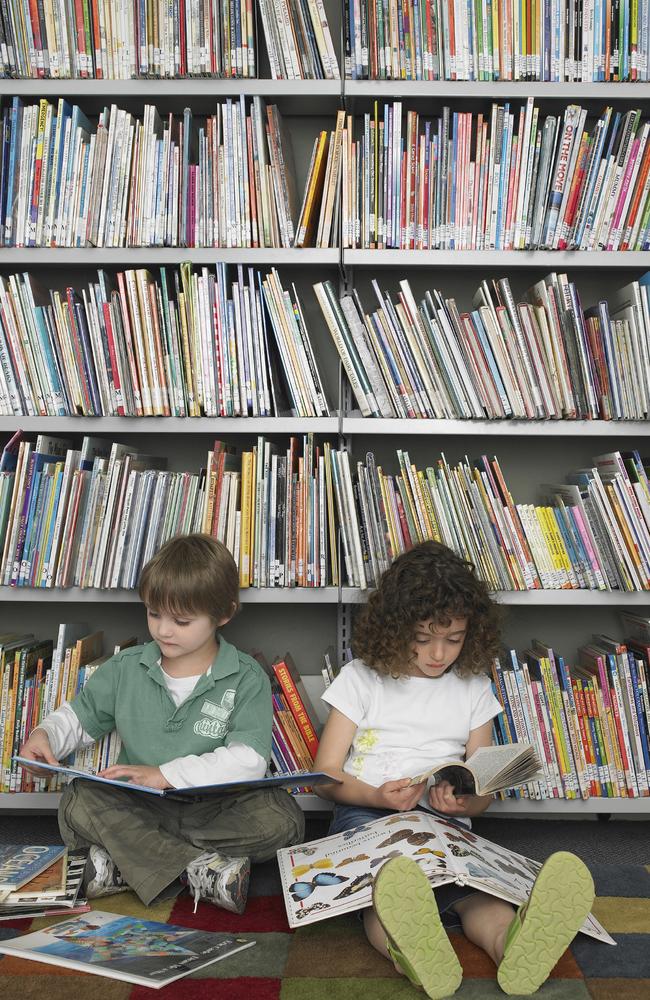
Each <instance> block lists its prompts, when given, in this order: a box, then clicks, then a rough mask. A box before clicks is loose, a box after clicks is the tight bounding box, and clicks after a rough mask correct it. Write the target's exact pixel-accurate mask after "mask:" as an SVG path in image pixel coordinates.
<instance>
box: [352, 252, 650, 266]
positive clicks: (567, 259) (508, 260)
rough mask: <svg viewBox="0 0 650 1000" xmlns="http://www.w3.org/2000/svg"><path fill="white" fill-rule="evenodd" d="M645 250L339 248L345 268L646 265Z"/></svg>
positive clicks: (646, 256)
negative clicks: (341, 249)
mask: <svg viewBox="0 0 650 1000" xmlns="http://www.w3.org/2000/svg"><path fill="white" fill-rule="evenodd" d="M649 262H650V256H649V254H648V251H647V250H629V251H628V250H625V251H622V252H619V251H611V252H610V251H606V250H594V251H590V250H343V265H344V266H346V267H405V268H406V267H408V268H411V267H432V268H438V267H440V268H443V267H456V268H459V267H462V268H470V267H475V268H479V267H481V268H497V269H505V270H506V271H509V270H511V269H512V268H520V267H521V268H524V267H525V268H530V267H539V268H543V267H551V268H553V269H554V270H555V269H560V268H561V269H562V270H571V269H574V270H575V269H576V268H582V269H586V268H596V269H598V268H601V269H604V268H616V269H619V268H621V269H622V268H632V269H633V268H647V267H648V263H649Z"/></svg>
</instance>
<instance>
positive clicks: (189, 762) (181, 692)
mask: <svg viewBox="0 0 650 1000" xmlns="http://www.w3.org/2000/svg"><path fill="white" fill-rule="evenodd" d="M200 676H202V675H199V676H195V677H170V675H169V674H168V673H166V672H165V670H163V677H164V680H165V685H166V687H167V690H168V691H169V694H170V697H171V699H172V701H173V702H174V705H175V706H176V707H177V708H178V706H179V705H181V704H182V703H183V702H184V701H185V699H186V698H188V697H189V695H190V694H191V693H192V691H193V690H194V688H195V686H196V683H197V681H198V680H199V677H200ZM37 728H38V729H43V730H44V731H45V732H46V733H47V736H48V739H49V741H50V746H51V748H52V753H53V754H54V756H55V757H56V759H57V760H63V759H64V758H65V757H67V756H68V754H70V753H72V751H73V750H76V749H77V748H78V747H86V746H90V745H91V744H92V743H94V742H95V740H94V739H93V738H92V736H89V735H88V733H87V732H85V730H84V729H83V727H82V725H81V723H80V722H79V719H78V718H77V716H76V715H75V712H74V709H73V708H72V706H71V705H70V703H69V702H65V703H64V704H63V705H61V707H60V708H57V709H56V711H54V712H51V713H50V714H49V715H48V716H47V718H45V719H44V720H43V722H41V723H40V724H39V726H38V727H37ZM160 771H161V773H162V775H163V777H164V778H165V780H166V781H168V782H169V784H170V785H171V786H172V787H173V788H188V787H195V786H197V785H215V784H218V783H220V782H225V781H251V780H254V779H255V778H263V777H264V774H265V772H266V761H265V760H264V758H263V757H262V756H260V754H258V753H257V751H256V750H253V748H252V747H249V746H246V744H245V743H231V744H230V746H227V747H217V749H216V750H212V751H210V752H209V753H203V754H188V756H186V757H176V758H175V759H174V760H169V761H167V763H166V764H161V765H160Z"/></svg>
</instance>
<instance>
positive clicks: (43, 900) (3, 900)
mask: <svg viewBox="0 0 650 1000" xmlns="http://www.w3.org/2000/svg"><path fill="white" fill-rule="evenodd" d="M63 856H64V857H65V859H66V863H65V884H64V885H62V886H61V887H60V888H59V890H58V891H54V889H53V888H50V889H46V890H44V891H43V892H42V893H36V892H33V891H31V889H30V887H31V886H32V882H28V883H27V884H26V885H25V886H22V887H21V888H20V889H18V890H17V891H16V892H7V893H3V894H2V895H1V897H0V920H7V919H9V918H10V917H13V916H18V917H24V916H27V915H28V914H29V915H30V916H50V914H52V913H54V914H56V913H61V914H66V913H68V912H69V911H70V910H71V909H73V908H75V907H77V906H85V904H86V900H85V899H83V898H82V897H81V896H80V890H81V883H82V880H83V874H84V868H85V867H86V858H87V856H88V851H86V850H82V849H80V850H76V851H67V852H66V853H65V854H64V855H63ZM48 871H49V869H48ZM33 881H35V880H33ZM86 908H87V909H89V907H86Z"/></svg>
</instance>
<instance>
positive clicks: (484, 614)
mask: <svg viewBox="0 0 650 1000" xmlns="http://www.w3.org/2000/svg"><path fill="white" fill-rule="evenodd" d="M498 641H499V628H498V608H497V606H496V605H495V604H494V603H493V601H492V600H491V599H490V596H489V593H488V590H487V587H486V585H485V584H484V583H483V582H482V581H480V580H479V579H478V578H477V577H476V575H475V572H474V568H473V566H472V565H471V564H469V563H467V562H464V561H463V560H462V559H460V558H459V557H458V556H456V555H455V554H454V553H453V552H452V551H451V550H450V549H448V548H447V547H446V546H445V545H440V544H439V543H437V542H425V543H423V544H422V545H418V546H416V547H415V548H413V549H411V550H410V551H409V552H407V553H405V554H404V555H402V556H399V557H398V558H397V559H396V560H395V562H394V563H393V564H392V566H391V567H390V568H389V569H388V570H387V571H386V572H385V573H384V575H383V576H382V578H381V580H380V582H379V586H378V588H377V590H375V591H374V593H372V594H371V595H370V597H369V600H368V603H367V605H366V607H365V608H364V610H363V611H362V612H361V614H360V616H359V619H358V621H357V624H356V628H355V633H354V641H353V649H354V652H355V653H356V655H357V656H358V659H355V660H352V662H350V663H348V664H346V666H344V667H343V669H342V670H341V673H340V674H339V676H338V677H337V678H336V679H335V680H334V682H333V683H332V685H331V686H330V687H329V688H328V689H327V691H326V692H325V695H324V700H325V701H327V702H328V703H329V705H330V706H331V711H330V715H329V718H328V721H327V724H326V726H325V729H324V731H323V735H322V738H321V742H320V746H319V750H318V755H317V758H316V763H315V767H316V769H318V770H323V771H327V772H328V773H329V774H331V775H335V776H336V777H338V778H340V779H341V784H338V785H320V786H318V788H317V789H316V791H317V792H318V794H319V795H321V796H322V797H323V798H329V799H331V800H333V801H334V802H335V803H336V805H335V809H334V816H333V820H332V825H331V828H330V833H340V832H341V831H343V830H347V829H350V828H352V827H355V826H359V825H361V824H363V823H367V822H369V821H372V820H374V819H378V818H379V817H380V816H386V815H388V814H389V813H391V812H402V811H409V810H412V809H414V808H416V807H417V806H418V805H419V806H421V807H422V808H425V809H429V810H431V811H433V812H436V813H440V814H442V815H443V816H445V817H446V818H449V817H451V818H452V819H454V820H455V821H457V822H459V823H460V824H462V825H464V826H469V825H470V820H469V817H472V816H478V815H480V814H481V813H482V812H484V811H485V809H487V807H488V806H489V804H490V802H491V797H490V796H483V797H479V796H476V795H458V796H457V795H454V789H453V787H452V786H451V785H450V784H449V783H448V782H441V783H440V784H438V785H433V786H431V787H427V784H426V783H422V784H419V785H413V786H409V776H410V775H414V774H419V773H421V772H422V771H425V770H427V769H428V768H430V767H431V766H432V765H433V764H436V763H439V762H440V761H444V760H453V759H456V760H458V759H462V758H463V757H465V756H466V757H469V756H470V755H471V754H472V753H473V752H474V751H475V750H477V749H478V748H479V747H483V746H489V745H490V744H491V743H492V720H493V718H494V716H495V715H497V714H498V713H499V712H500V711H501V706H500V704H499V702H498V701H497V699H496V698H495V697H494V695H493V693H492V689H491V685H490V679H489V676H488V674H489V671H490V663H491V660H492V658H493V657H494V656H495V655H496V653H497V648H498ZM565 894H566V896H565ZM567 898H568V900H569V902H567ZM592 902H593V882H592V880H591V876H590V874H589V872H588V871H587V869H586V867H585V866H584V865H583V863H582V862H581V861H580V859H579V858H577V857H575V856H574V855H572V854H567V853H564V852H560V853H558V854H554V855H552V857H551V858H549V860H548V861H547V863H546V864H545V865H544V867H543V868H542V870H541V871H540V873H539V875H538V877H537V880H536V883H535V886H534V887H533V890H532V892H531V895H530V898H529V900H528V903H527V904H526V906H525V907H521V908H520V910H519V911H518V912H517V913H515V910H514V908H513V907H512V906H511V905H510V904H509V903H506V902H504V901H503V900H500V899H496V898H494V897H493V896H490V895H487V894H486V893H482V892H477V891H476V890H473V889H470V888H468V887H459V886H454V885H452V886H443V887H442V888H436V889H434V890H433V892H432V891H431V889H430V886H429V883H428V882H427V880H426V878H425V876H424V874H423V873H422V872H421V871H420V869H419V868H418V866H417V865H416V864H415V862H413V861H411V860H409V859H407V858H398V859H394V860H393V861H389V862H387V863H386V864H385V865H384V866H383V867H382V869H381V871H380V873H379V875H378V876H377V878H376V879H375V885H374V892H373V907H371V908H369V909H367V910H365V911H364V927H365V931H366V935H367V937H368V940H369V941H370V943H371V944H372V945H373V946H374V947H375V948H376V949H377V950H378V951H380V952H381V953H382V954H383V955H385V956H386V957H391V958H392V959H393V961H394V963H395V966H396V968H397V969H398V971H400V972H402V973H404V974H405V975H407V976H408V977H409V978H410V979H411V981H412V982H414V983H415V984H416V985H418V986H423V987H424V989H425V991H426V993H427V994H428V995H429V996H430V997H432V998H436V997H444V996H448V995H449V994H451V993H454V992H455V990H456V989H457V988H458V986H459V984H460V981H461V978H462V969H461V966H460V963H459V962H458V959H457V957H456V954H455V952H454V950H453V948H452V947H451V944H450V942H449V940H448V938H447V936H446V933H445V931H444V929H443V927H442V923H441V921H440V916H439V914H440V913H443V914H447V915H450V914H453V915H454V916H455V917H456V918H457V919H458V920H459V921H460V924H461V926H462V929H463V931H464V933H465V935H466V936H467V938H469V940H470V941H472V942H474V944H477V945H479V947H481V948H483V949H484V950H485V951H486V952H487V954H488V955H490V957H491V958H492V959H493V960H494V962H495V964H496V966H497V968H498V972H497V978H498V981H499V984H500V986H501V987H502V989H503V990H504V991H505V992H506V993H517V994H528V993H533V992H535V990H536V989H537V988H538V987H539V986H540V985H541V984H542V983H543V982H544V981H545V980H546V979H547V977H548V975H549V973H550V972H551V970H552V968H553V967H554V965H555V964H556V962H557V961H558V959H559V958H560V956H561V955H562V953H563V952H564V950H565V949H566V947H567V946H568V944H569V943H570V941H571V940H572V939H573V937H574V936H575V934H576V933H577V931H578V929H579V927H580V926H581V924H582V922H583V921H584V919H585V917H586V916H587V914H588V913H589V911H590V909H591V905H592ZM448 922H449V921H448Z"/></svg>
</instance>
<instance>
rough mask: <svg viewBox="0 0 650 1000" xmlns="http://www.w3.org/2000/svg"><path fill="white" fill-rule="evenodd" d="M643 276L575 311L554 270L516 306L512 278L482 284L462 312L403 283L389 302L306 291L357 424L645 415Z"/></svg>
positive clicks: (649, 383) (325, 285)
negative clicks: (369, 303) (346, 385)
mask: <svg viewBox="0 0 650 1000" xmlns="http://www.w3.org/2000/svg"><path fill="white" fill-rule="evenodd" d="M649 284H650V272H647V273H646V274H644V275H642V276H641V277H640V278H639V279H638V281H633V282H630V283H628V284H627V285H625V286H624V287H623V288H621V289H619V290H617V291H615V292H613V293H611V294H610V296H609V299H608V300H607V301H606V300H604V299H601V300H600V301H599V302H598V304H597V305H594V306H591V307H589V308H586V309H585V308H583V306H582V302H581V299H580V294H579V291H578V287H577V285H576V283H575V282H574V281H570V280H569V278H568V276H567V275H566V274H561V273H560V274H558V273H555V272H552V273H551V274H548V275H547V276H546V277H545V278H543V279H542V280H541V281H537V282H535V284H534V285H532V286H531V287H530V288H529V289H528V290H527V291H526V292H525V294H524V295H523V296H522V298H521V300H520V301H516V299H515V296H514V295H513V292H512V289H511V286H510V281H509V279H508V278H507V277H506V278H501V279H498V280H494V281H486V280H484V281H482V282H481V283H480V285H479V287H478V289H477V291H476V293H475V295H474V297H473V306H474V308H473V309H472V310H471V311H470V310H467V311H464V310H463V308H462V306H459V305H458V303H457V301H456V299H455V298H453V297H450V298H443V296H442V295H441V293H440V292H438V291H437V290H435V289H434V290H433V291H427V292H426V294H425V297H424V298H422V299H421V300H420V301H419V303H418V302H417V301H416V298H415V295H414V293H413V291H412V289H411V285H410V283H409V281H407V280H403V281H400V283H399V291H398V294H397V298H396V300H395V301H394V300H393V297H392V296H391V294H390V293H389V292H384V291H382V290H381V289H380V287H379V284H378V282H377V281H376V280H373V282H372V288H373V291H374V294H375V299H376V303H377V306H376V308H375V309H374V310H368V309H365V308H364V306H363V304H362V302H361V297H360V295H359V293H358V291H356V290H353V291H352V293H349V292H348V293H345V294H342V295H338V294H337V292H336V289H335V288H334V285H333V284H332V282H330V281H325V282H320V283H318V284H316V285H315V286H314V289H315V292H316V295H317V298H318V301H319V303H320V306H321V310H322V312H323V315H324V318H325V321H326V323H327V327H328V329H329V331H330V333H331V335H332V338H333V340H334V343H335V345H336V348H337V351H338V354H339V356H340V358H341V362H342V364H343V368H344V370H345V372H346V375H347V377H348V380H349V382H350V385H351V387H352V393H353V397H354V399H355V401H356V404H357V406H358V407H359V409H360V411H361V413H362V415H363V416H364V417H401V418H404V417H411V418H418V417H434V418H437V419H448V418H465V419H486V418H487V419H499V418H504V417H515V418H518V419H524V420H532V419H537V418H542V419H552V420H556V419H579V418H582V419H588V420H594V419H602V420H626V419H636V420H643V419H645V418H646V417H647V415H648V413H649V412H650V297H649Z"/></svg>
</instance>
